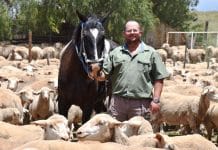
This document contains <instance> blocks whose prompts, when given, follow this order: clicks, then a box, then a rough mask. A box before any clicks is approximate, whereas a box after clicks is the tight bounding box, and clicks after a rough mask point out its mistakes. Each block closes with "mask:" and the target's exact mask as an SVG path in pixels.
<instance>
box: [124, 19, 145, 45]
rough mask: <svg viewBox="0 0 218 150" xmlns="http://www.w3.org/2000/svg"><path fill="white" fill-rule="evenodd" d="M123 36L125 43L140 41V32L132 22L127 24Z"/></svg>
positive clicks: (137, 26)
mask: <svg viewBox="0 0 218 150" xmlns="http://www.w3.org/2000/svg"><path fill="white" fill-rule="evenodd" d="M123 35H124V38H125V40H126V42H127V43H135V42H138V41H140V38H141V36H142V32H141V30H140V27H139V24H138V23H137V22H134V21H130V22H127V24H126V28H125V31H124V32H123Z"/></svg>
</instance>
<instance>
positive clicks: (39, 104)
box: [29, 87, 55, 120]
mask: <svg viewBox="0 0 218 150" xmlns="http://www.w3.org/2000/svg"><path fill="white" fill-rule="evenodd" d="M51 92H54V91H53V90H51V89H50V88H48V87H42V88H41V89H40V90H39V91H36V92H33V94H34V95H36V97H34V100H33V102H32V103H31V104H30V106H29V111H30V114H31V116H32V119H33V120H38V119H46V118H48V117H49V116H51V115H52V114H54V107H55V106H54V102H53V101H52V99H51V97H50V93H51Z"/></svg>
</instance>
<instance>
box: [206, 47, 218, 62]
mask: <svg viewBox="0 0 218 150" xmlns="http://www.w3.org/2000/svg"><path fill="white" fill-rule="evenodd" d="M207 50H208V51H209V52H210V53H211V57H212V58H215V59H216V62H218V48H217V47H213V46H208V47H207Z"/></svg>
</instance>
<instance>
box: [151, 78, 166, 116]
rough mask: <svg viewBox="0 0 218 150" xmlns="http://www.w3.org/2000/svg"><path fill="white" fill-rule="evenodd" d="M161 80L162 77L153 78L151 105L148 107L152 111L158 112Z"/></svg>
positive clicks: (161, 86)
mask: <svg viewBox="0 0 218 150" xmlns="http://www.w3.org/2000/svg"><path fill="white" fill-rule="evenodd" d="M163 80H164V79H160V80H155V82H154V93H153V100H152V101H151V107H150V108H151V112H152V113H155V112H158V111H159V110H160V101H159V99H160V96H161V93H162V89H163Z"/></svg>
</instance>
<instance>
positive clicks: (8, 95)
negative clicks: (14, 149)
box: [0, 87, 23, 124]
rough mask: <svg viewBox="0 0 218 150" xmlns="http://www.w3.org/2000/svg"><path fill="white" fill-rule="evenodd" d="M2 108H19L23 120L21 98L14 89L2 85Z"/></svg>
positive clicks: (0, 106)
mask: <svg viewBox="0 0 218 150" xmlns="http://www.w3.org/2000/svg"><path fill="white" fill-rule="evenodd" d="M0 108H17V109H18V110H19V112H20V114H21V116H20V117H21V118H20V120H23V107H22V103H21V99H20V98H19V96H17V95H16V94H15V93H14V92H13V91H11V90H9V89H5V88H1V87H0ZM21 124H22V123H21Z"/></svg>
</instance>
